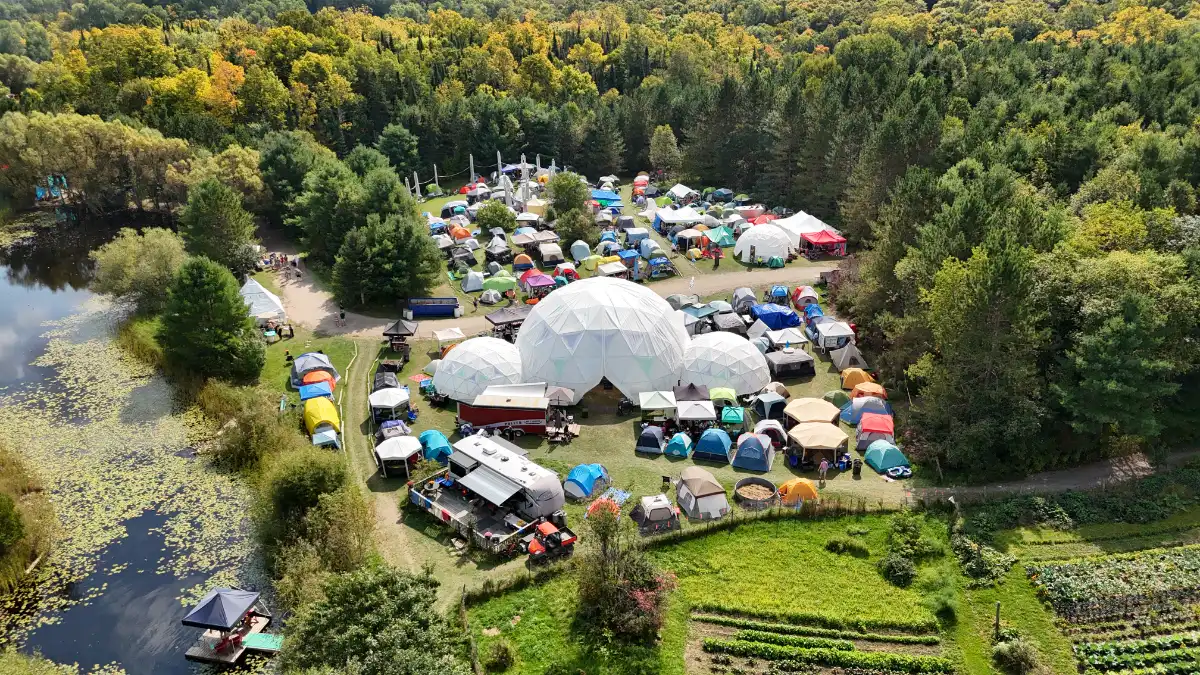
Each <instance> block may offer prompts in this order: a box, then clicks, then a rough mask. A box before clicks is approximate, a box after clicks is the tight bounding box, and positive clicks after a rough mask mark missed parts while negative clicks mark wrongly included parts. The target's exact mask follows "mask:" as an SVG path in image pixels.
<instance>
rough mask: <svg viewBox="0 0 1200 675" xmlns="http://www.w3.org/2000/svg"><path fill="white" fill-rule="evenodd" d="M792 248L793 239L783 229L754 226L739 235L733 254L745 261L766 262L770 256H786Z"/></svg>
mask: <svg viewBox="0 0 1200 675" xmlns="http://www.w3.org/2000/svg"><path fill="white" fill-rule="evenodd" d="M791 249H792V243H791V240H790V239H788V235H787V233H786V232H784V231H783V230H782V229H780V228H778V227H752V228H750V229H749V230H746V231H745V232H744V233H742V236H740V237H738V240H737V245H736V246H734V247H733V254H734V255H735V256H737V257H738V258H739V259H740V260H741V261H742V262H744V263H754V262H758V261H762V262H766V261H767V260H768V259H770V258H776V257H778V258H786V257H787V255H788V252H789V251H791Z"/></svg>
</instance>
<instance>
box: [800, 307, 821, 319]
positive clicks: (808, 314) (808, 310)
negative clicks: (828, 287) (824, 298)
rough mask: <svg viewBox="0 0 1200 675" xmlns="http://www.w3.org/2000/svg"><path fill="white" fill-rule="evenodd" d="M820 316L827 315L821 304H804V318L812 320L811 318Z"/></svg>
mask: <svg viewBox="0 0 1200 675" xmlns="http://www.w3.org/2000/svg"><path fill="white" fill-rule="evenodd" d="M818 316H825V312H824V310H822V309H821V306H820V305H805V306H804V320H805V321H811V320H813V319H815V318H817V317H818Z"/></svg>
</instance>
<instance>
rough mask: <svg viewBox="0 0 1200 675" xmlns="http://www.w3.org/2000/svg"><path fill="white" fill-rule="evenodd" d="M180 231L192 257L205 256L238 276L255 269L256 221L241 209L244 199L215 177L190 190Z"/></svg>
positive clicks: (182, 214) (180, 220) (181, 217)
mask: <svg viewBox="0 0 1200 675" xmlns="http://www.w3.org/2000/svg"><path fill="white" fill-rule="evenodd" d="M179 232H180V234H181V235H183V241H184V244H185V245H186V246H187V251H188V253H191V254H192V255H200V256H205V257H207V258H209V259H210V260H213V261H216V262H218V263H220V264H222V265H224V266H226V267H228V268H229V269H230V270H232V271H233V272H234V274H237V275H243V274H245V273H246V272H248V271H250V270H251V269H253V268H254V259H255V257H256V254H255V252H254V248H253V247H254V244H255V240H254V218H253V217H252V216H251V215H250V214H249V212H247V211H246V209H245V208H243V207H242V196H241V195H240V194H238V192H237V191H235V190H234V189H233V188H231V187H229V186H228V185H226V184H225V183H222V182H221V181H219V180H217V179H216V178H207V179H205V180H203V181H201V182H200V183H197V184H196V185H194V186H192V188H191V190H189V191H188V202H187V206H185V207H184V209H183V213H181V214H180V216H179Z"/></svg>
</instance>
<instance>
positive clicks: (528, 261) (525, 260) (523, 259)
mask: <svg viewBox="0 0 1200 675" xmlns="http://www.w3.org/2000/svg"><path fill="white" fill-rule="evenodd" d="M532 264H533V258H530V257H529V256H527V255H525V254H524V253H518V254H517V257H515V258H513V265H514V266H516V265H532Z"/></svg>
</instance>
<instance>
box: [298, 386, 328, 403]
mask: <svg viewBox="0 0 1200 675" xmlns="http://www.w3.org/2000/svg"><path fill="white" fill-rule="evenodd" d="M322 396H330V397H332V396H333V390H332V389H330V387H329V383H328V382H317V383H316V384H306V385H304V386H302V387H300V400H301V401H307V400H308V399H310V398H320V397H322Z"/></svg>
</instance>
